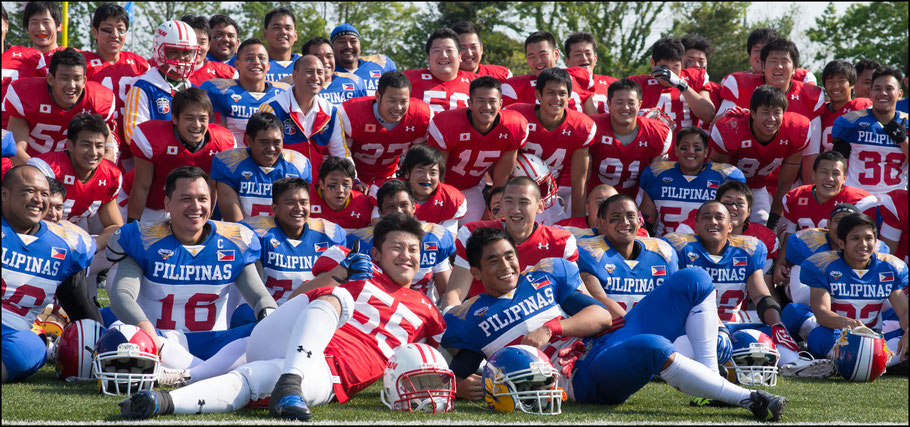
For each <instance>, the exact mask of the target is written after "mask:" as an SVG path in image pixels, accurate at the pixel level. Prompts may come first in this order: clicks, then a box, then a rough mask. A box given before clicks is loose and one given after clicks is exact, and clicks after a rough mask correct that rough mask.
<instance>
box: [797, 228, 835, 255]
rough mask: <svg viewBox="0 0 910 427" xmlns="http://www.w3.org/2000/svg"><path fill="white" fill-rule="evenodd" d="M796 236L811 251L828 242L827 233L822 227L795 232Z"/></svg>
mask: <svg viewBox="0 0 910 427" xmlns="http://www.w3.org/2000/svg"><path fill="white" fill-rule="evenodd" d="M796 237H798V238H799V240H802V241H803V243H805V244H806V246H808V247H809V249H812V250H813V251H814V250H815V249H817V248H819V247H821V246H824V245H827V244H828V233H827V231H826V230H825V229H822V228H807V229H804V230H799V231H797V232H796Z"/></svg>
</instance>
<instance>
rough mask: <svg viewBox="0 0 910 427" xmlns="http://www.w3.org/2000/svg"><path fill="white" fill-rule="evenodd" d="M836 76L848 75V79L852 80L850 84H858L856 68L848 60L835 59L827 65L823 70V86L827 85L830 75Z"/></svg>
mask: <svg viewBox="0 0 910 427" xmlns="http://www.w3.org/2000/svg"><path fill="white" fill-rule="evenodd" d="M835 76H843V77H846V78H847V81H849V82H850V86H853V85H855V84H856V68H854V67H853V64H851V63H849V62H847V61H842V60H840V59H835V60H833V61H831V62H829V63H828V64H827V65H825V69H824V70H823V71H822V84H821V85H822V87H824V86H825V81H827V80H828V77H835Z"/></svg>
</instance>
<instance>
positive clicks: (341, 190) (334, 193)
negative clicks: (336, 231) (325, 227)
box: [310, 157, 373, 231]
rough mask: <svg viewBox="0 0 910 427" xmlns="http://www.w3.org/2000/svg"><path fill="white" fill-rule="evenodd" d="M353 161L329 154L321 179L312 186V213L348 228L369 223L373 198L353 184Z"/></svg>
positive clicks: (361, 226)
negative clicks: (355, 187)
mask: <svg viewBox="0 0 910 427" xmlns="http://www.w3.org/2000/svg"><path fill="white" fill-rule="evenodd" d="M355 176H356V175H355V172H354V164H353V163H352V162H351V161H350V160H349V159H347V158H344V157H329V158H327V159H326V160H325V161H324V162H323V163H322V166H321V167H320V168H319V181H318V183H316V184H313V186H312V187H311V188H310V215H311V216H312V217H313V218H324V219H326V220H328V221H331V222H333V223H335V224H338V225H339V226H341V227H342V228H344V229H345V230H346V231H353V230H356V229H358V228H363V227H366V226H368V225H370V214H372V213H373V202H372V200H370V197H369V196H368V195H366V194H363V193H361V192H360V191H357V190H355V189H354V188H353V185H354V177H355Z"/></svg>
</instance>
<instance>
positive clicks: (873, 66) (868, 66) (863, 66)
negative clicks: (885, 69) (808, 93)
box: [822, 59, 882, 81]
mask: <svg viewBox="0 0 910 427" xmlns="http://www.w3.org/2000/svg"><path fill="white" fill-rule="evenodd" d="M853 67H854V68H856V75H857V76H858V75H860V74H862V73H863V72H864V71H866V70H873V71H874V70H877V69H879V68H882V64H879V63H878V62H875V61H873V60H871V59H862V60H860V61H859V62H857V63H856V64H854V65H853ZM822 81H824V80H822Z"/></svg>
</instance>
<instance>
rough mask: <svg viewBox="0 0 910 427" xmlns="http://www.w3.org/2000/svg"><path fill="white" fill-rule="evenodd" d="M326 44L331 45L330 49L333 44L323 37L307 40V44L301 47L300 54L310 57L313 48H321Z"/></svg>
mask: <svg viewBox="0 0 910 427" xmlns="http://www.w3.org/2000/svg"><path fill="white" fill-rule="evenodd" d="M324 44H327V45H329V47H332V42H330V41H329V39H327V38H325V37H322V36H316V37H313V38H311V39H309V40H307V41H306V43H304V44H303V46H301V47H300V54H301V55H309V54H310V48H311V47H313V46H320V45H324Z"/></svg>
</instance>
